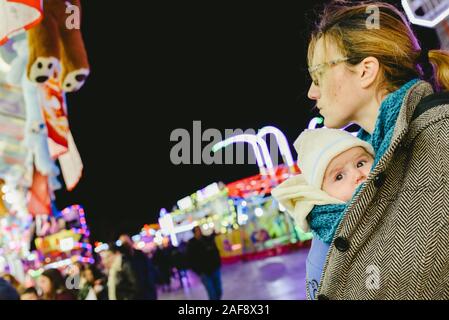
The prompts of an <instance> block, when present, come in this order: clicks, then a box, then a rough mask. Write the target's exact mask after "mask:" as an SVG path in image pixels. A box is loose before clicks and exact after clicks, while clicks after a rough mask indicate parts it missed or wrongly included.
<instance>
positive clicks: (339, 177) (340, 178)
mask: <svg viewBox="0 0 449 320" xmlns="http://www.w3.org/2000/svg"><path fill="white" fill-rule="evenodd" d="M342 179H343V175H342V174H341V173H340V174H337V176H336V177H335V181H340V180H342Z"/></svg>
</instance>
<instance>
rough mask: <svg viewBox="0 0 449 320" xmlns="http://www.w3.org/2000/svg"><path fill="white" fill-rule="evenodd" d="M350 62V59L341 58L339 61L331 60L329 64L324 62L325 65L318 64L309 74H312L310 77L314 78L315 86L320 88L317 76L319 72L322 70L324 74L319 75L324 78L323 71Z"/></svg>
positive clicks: (310, 69)
mask: <svg viewBox="0 0 449 320" xmlns="http://www.w3.org/2000/svg"><path fill="white" fill-rule="evenodd" d="M348 60H349V58H339V59H335V60H331V61H328V62H323V63H320V64H317V65H316V66H313V67H310V68H309V74H310V77H311V78H312V81H313V84H314V85H316V86H317V87H319V86H320V83H319V81H318V77H317V76H316V73H317V72H318V71H320V70H322V72H321V73H319V75H320V76H322V75H323V74H324V71H323V69H325V68H329V67H333V66H336V65H337V64H339V63H342V62H345V61H348Z"/></svg>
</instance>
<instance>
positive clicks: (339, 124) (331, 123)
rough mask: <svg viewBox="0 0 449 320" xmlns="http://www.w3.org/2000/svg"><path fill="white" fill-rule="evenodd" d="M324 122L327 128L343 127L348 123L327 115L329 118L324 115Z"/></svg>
mask: <svg viewBox="0 0 449 320" xmlns="http://www.w3.org/2000/svg"><path fill="white" fill-rule="evenodd" d="M323 117H324V116H323ZM323 124H324V126H325V127H326V128H329V129H341V128H343V127H345V126H346V125H347V124H346V123H344V122H342V121H338V120H337V119H332V118H329V117H327V118H326V117H324V122H323Z"/></svg>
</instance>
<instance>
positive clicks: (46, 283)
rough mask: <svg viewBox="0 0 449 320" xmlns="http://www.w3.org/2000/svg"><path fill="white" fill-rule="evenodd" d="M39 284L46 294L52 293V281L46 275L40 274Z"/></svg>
mask: <svg viewBox="0 0 449 320" xmlns="http://www.w3.org/2000/svg"><path fill="white" fill-rule="evenodd" d="M38 285H39V287H40V288H41V290H42V292H43V293H44V294H50V293H51V289H52V288H51V281H50V279H49V278H47V277H46V276H40V277H39V280H38Z"/></svg>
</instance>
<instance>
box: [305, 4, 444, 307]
mask: <svg viewBox="0 0 449 320" xmlns="http://www.w3.org/2000/svg"><path fill="white" fill-rule="evenodd" d="M369 5H374V6H376V7H377V8H378V9H379V28H375V27H374V28H373V27H372V26H370V21H371V20H372V16H370V14H371V12H373V11H371V10H367V6H368V4H360V3H358V4H357V3H356V4H351V3H349V2H343V1H339V2H336V3H333V4H330V5H328V6H327V7H326V8H325V9H324V11H323V13H322V15H321V17H320V23H319V24H318V25H317V27H316V30H315V31H314V32H313V33H312V37H311V41H310V44H309V51H308V63H309V66H310V67H309V71H310V74H311V77H312V80H313V83H312V84H311V86H310V90H309V93H308V96H309V98H310V99H313V100H315V101H316V105H317V108H318V109H319V110H320V113H321V115H322V116H323V117H324V125H325V126H326V127H328V128H341V127H343V126H345V125H347V124H349V123H356V124H358V125H359V126H360V127H361V130H360V132H359V137H360V138H362V139H364V140H365V141H368V142H369V143H371V144H372V145H373V147H374V150H375V153H376V157H375V160H374V165H373V169H372V171H371V172H370V175H369V177H368V179H367V181H366V182H365V183H364V184H363V185H362V186H361V187H360V188H359V189H358V190H357V191H356V192H355V194H354V196H353V198H352V200H351V201H350V202H349V204H348V205H347V206H346V207H345V208H344V209H343V210H342V211H341V214H340V216H339V217H340V218H339V219H338V220H337V224H336V225H335V235H334V238H333V241H332V244H331V245H330V247H329V246H327V245H323V243H319V241H318V240H316V239H314V241H313V244H312V248H311V251H310V254H309V259H311V260H314V261H313V262H314V263H315V265H314V267H316V265H317V264H318V265H319V268H320V270H323V272H322V273H320V274H321V277H318V278H317V277H316V275H315V278H314V279H311V278H310V275H309V274H308V289H309V294H311V295H312V296H313V294H312V293H311V292H310V290H313V288H314V285H315V289H317V290H316V291H317V292H316V293H317V297H318V299H320V298H321V299H449V248H448V246H447V239H449V209H448V208H449V181H448V180H449V93H447V92H443V91H445V90H448V89H449V54H448V53H447V52H444V51H439V50H431V51H428V52H426V51H424V50H422V49H421V48H420V46H419V43H418V41H417V39H416V37H415V35H414V34H413V32H412V30H411V28H410V27H409V24H408V23H407V21H406V19H405V17H404V15H403V14H402V13H400V12H399V11H398V9H396V8H395V7H394V6H391V5H388V4H385V3H380V2H374V3H373V2H371V3H369ZM367 12H368V13H367ZM370 19H371V20H370ZM435 90H437V91H440V93H437V94H434V91H435ZM319 207H322V206H315V208H314V210H321V209H322V208H319ZM308 262H309V263H310V261H308ZM320 280H321V281H320Z"/></svg>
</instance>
